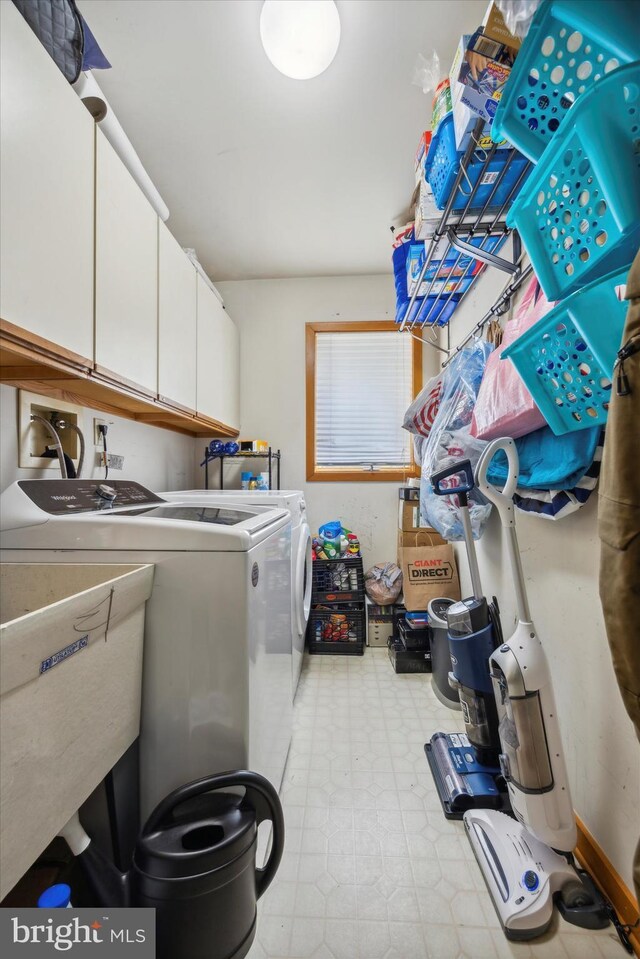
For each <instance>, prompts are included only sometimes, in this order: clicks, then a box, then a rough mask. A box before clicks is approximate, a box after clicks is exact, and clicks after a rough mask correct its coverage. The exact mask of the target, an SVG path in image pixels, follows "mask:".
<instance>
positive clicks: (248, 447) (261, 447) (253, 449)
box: [238, 440, 269, 453]
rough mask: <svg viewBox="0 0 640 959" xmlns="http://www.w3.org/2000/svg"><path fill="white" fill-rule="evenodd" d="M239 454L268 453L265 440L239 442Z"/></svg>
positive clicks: (267, 445)
mask: <svg viewBox="0 0 640 959" xmlns="http://www.w3.org/2000/svg"><path fill="white" fill-rule="evenodd" d="M238 442H239V444H240V452H241V453H268V452H269V444H268V443H267V441H266V440H239V441H238Z"/></svg>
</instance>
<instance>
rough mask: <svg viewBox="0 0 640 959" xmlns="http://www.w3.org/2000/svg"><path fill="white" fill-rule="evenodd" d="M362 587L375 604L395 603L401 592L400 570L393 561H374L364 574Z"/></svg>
mask: <svg viewBox="0 0 640 959" xmlns="http://www.w3.org/2000/svg"><path fill="white" fill-rule="evenodd" d="M364 588H365V590H366V593H367V596H368V597H369V599H370V600H371V602H372V603H375V604H376V605H377V606H388V605H389V603H395V601H396V600H397V598H398V596H399V595H400V593H401V592H402V570H401V569H400V567H399V566H396V564H395V563H384V564H381V563H376V565H375V566H372V567H371V569H368V570H367V572H366V573H365V574H364Z"/></svg>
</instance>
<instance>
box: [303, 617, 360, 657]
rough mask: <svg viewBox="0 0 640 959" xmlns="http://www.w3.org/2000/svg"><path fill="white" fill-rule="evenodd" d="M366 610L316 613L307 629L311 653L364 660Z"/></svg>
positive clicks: (310, 619)
mask: <svg viewBox="0 0 640 959" xmlns="http://www.w3.org/2000/svg"><path fill="white" fill-rule="evenodd" d="M365 616H366V613H365V610H364V606H359V607H355V606H336V607H333V608H331V609H312V610H311V613H310V615H309V623H308V625H307V640H308V644H309V652H310V653H330V654H331V655H343V656H361V655H362V654H363V653H364V640H365Z"/></svg>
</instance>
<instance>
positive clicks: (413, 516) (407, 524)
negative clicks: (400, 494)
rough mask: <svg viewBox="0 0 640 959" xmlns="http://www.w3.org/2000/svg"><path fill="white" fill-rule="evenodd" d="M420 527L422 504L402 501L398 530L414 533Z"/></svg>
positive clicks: (400, 502)
mask: <svg viewBox="0 0 640 959" xmlns="http://www.w3.org/2000/svg"><path fill="white" fill-rule="evenodd" d="M418 526H420V503H419V502H418V503H416V502H412V501H411V500H402V499H401V500H400V501H399V503H398V530H399V531H400V532H403V531H406V532H409V531H411V532H413V531H414V530H415V529H416V528H417V527H418Z"/></svg>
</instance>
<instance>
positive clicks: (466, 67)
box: [458, 3, 520, 120]
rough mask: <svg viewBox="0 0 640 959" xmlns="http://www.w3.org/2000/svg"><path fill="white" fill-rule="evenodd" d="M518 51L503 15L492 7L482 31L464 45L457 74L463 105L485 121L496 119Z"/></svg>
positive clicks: (517, 43) (517, 44)
mask: <svg viewBox="0 0 640 959" xmlns="http://www.w3.org/2000/svg"><path fill="white" fill-rule="evenodd" d="M519 48H520V43H519V41H518V39H517V37H514V36H513V35H512V34H511V33H509V31H508V30H507V27H506V24H505V22H504V19H503V17H502V14H501V13H500V11H499V10H498V8H497V7H496V6H495V4H493V3H491V4H490V6H489V9H488V10H487V13H486V15H485V18H484V21H483V25H482V27H481V28H479V29H478V30H476V32H475V33H474V34H472V36H471V37H470V38H469V40H468V41H467V43H466V44H465V49H464V54H463V57H462V60H461V63H460V69H459V71H458V80H459V81H460V83H462V84H463V86H464V90H463V91H462V93H461V99H462V102H463V103H464V104H466V105H467V106H468V107H469V108H470V110H472V111H473V112H474V113H477V114H478V116H480V117H482V118H483V119H484V120H493V118H494V116H495V115H496V110H497V109H498V103H499V102H500V99H501V97H502V93H503V91H504V87H505V84H506V82H507V80H508V79H509V75H510V73H511V66H512V65H513V61H514V60H515V57H516V55H517V53H518V50H519Z"/></svg>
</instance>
